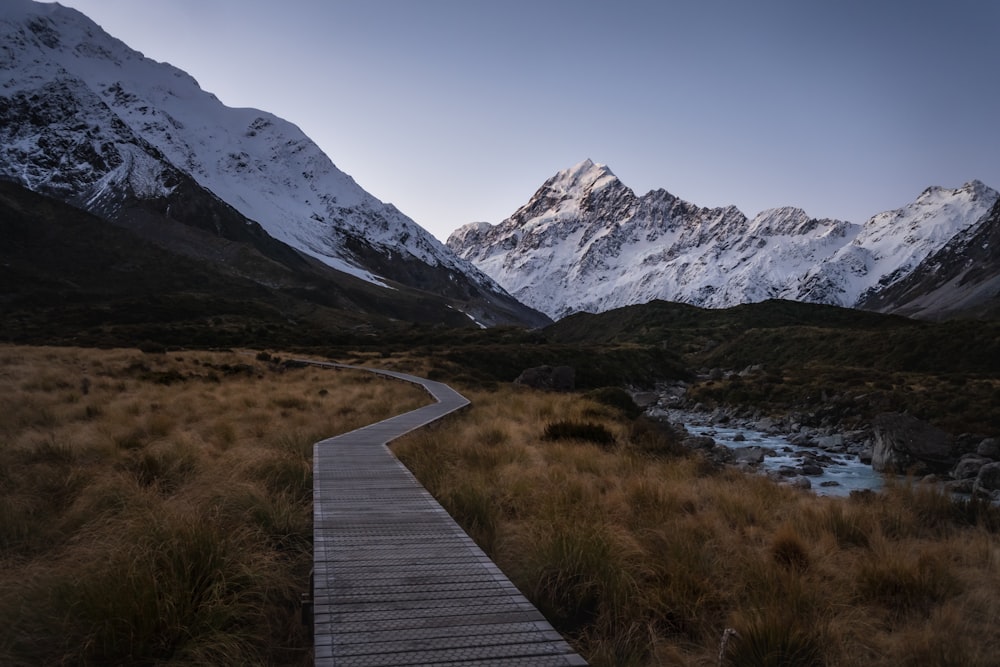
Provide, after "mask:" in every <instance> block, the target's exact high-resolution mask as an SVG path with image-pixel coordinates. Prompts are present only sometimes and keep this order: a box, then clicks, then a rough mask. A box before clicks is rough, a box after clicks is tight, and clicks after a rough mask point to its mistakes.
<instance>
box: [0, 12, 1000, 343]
mask: <svg viewBox="0 0 1000 667" xmlns="http://www.w3.org/2000/svg"><path fill="white" fill-rule="evenodd" d="M0 182H2V183H0V184H2V185H3V187H2V188H0V213H2V214H3V216H4V218H3V219H2V220H0V227H2V229H3V232H4V240H3V243H2V244H0V280H2V282H3V288H4V291H3V293H2V294H0V305H3V306H4V307H5V310H6V314H7V315H10V314H11V313H12V312H14V311H13V310H11V309H12V308H14V306H15V305H16V307H17V309H18V310H17V312H18V313H20V315H18V316H17V317H21V319H20V320H17V318H16V317H13V316H11V317H8V319H7V321H6V323H5V324H6V327H5V328H6V329H7V330H8V332H10V331H14V330H15V329H17V330H19V331H22V334H23V336H27V338H26V339H30V337H31V335H37V332H38V331H39V330H40V329H41V328H44V326H43V323H42V322H41V320H37V318H36V317H35V316H36V315H37V313H32V312H31V311H32V308H33V307H34V308H35V310H36V311H38V312H42V311H45V312H50V313H61V314H63V315H66V314H72V317H70V318H69V319H68V320H64V321H63V324H65V325H66V326H67V327H70V328H72V327H76V326H84V324H81V323H88V322H89V323H90V324H88V325H86V326H92V329H93V327H98V328H100V327H101V326H104V325H106V324H107V323H108V322H110V321H111V320H114V319H115V318H118V319H121V320H122V322H125V323H126V324H127V323H128V322H131V320H134V319H136V317H138V316H137V315H134V314H130V315H125V314H123V310H127V309H138V310H140V311H143V312H144V313H145V314H144V315H143V316H142V317H141V318H140V319H142V318H147V319H148V318H153V319H156V318H161V319H162V318H167V319H169V318H170V317H172V315H170V314H169V313H168V312H167V311H168V309H166V308H159V307H157V308H152V309H146V306H148V305H149V304H151V303H154V302H155V300H156V299H157V298H161V297H164V293H163V292H160V291H159V290H172V291H170V295H172V296H170V297H169V298H166V300H167V301H170V302H172V303H184V304H186V305H185V306H184V308H181V309H180V311H183V312H185V313H187V315H186V316H185V317H186V319H184V324H183V326H182V329H183V330H184V331H185V332H187V333H190V332H191V331H192V330H193V329H194V328H196V327H197V325H198V322H203V321H205V320H207V319H213V320H221V321H223V322H224V323H225V322H230V324H231V325H232V326H233V327H236V328H238V329H239V330H241V331H246V330H253V331H257V330H260V329H262V328H263V329H268V328H269V327H270V328H272V329H273V328H274V327H277V328H278V329H280V330H282V331H287V330H299V331H305V330H307V329H308V330H309V331H311V332H313V334H315V337H316V338H321V337H322V332H323V331H344V330H351V331H360V330H380V329H383V328H384V327H387V326H397V325H399V324H406V323H423V324H431V325H445V326H449V327H463V326H464V327H489V326H494V325H500V324H514V325H520V326H526V327H539V326H544V325H546V324H548V323H549V322H550V321H551V319H550V318H552V319H559V318H563V317H565V316H566V315H569V314H572V313H576V312H604V311H608V310H611V309H615V308H618V307H622V306H626V305H631V304H639V303H647V302H652V301H656V300H669V301H677V302H683V303H687V304H692V305H697V306H702V307H708V308H723V307H729V306H734V305H737V304H742V303H755V302H760V301H764V300H768V299H786V300H795V301H803V302H811V303H821V304H831V305H837V306H845V307H852V308H862V309H869V310H876V311H880V312H887V313H897V314H904V315H910V316H916V317H920V318H929V319H940V318H950V317H966V316H975V317H990V316H997V315H1000V297H998V290H1000V254H998V253H1000V250H998V249H1000V238H998V236H1000V203H998V201H1000V194H998V193H997V192H996V191H995V190H993V189H991V188H989V187H987V186H986V185H984V184H983V183H981V182H979V181H971V182H969V183H967V184H965V185H964V186H962V187H959V188H956V189H946V188H941V187H931V188H928V189H926V190H925V191H924V192H923V193H922V194H920V196H919V197H917V199H916V200H915V201H914V202H913V203H911V204H909V205H907V206H904V207H903V208H900V209H898V210H895V211H888V212H884V213H879V214H878V215H875V216H873V217H872V218H870V219H869V220H868V221H866V222H865V223H864V224H855V223H852V222H847V221H842V220H832V219H815V218H811V217H810V216H809V215H808V214H806V213H805V212H804V211H802V210H801V209H798V208H792V207H783V208H774V209H769V210H766V211H763V212H762V213H760V214H758V215H757V216H756V217H754V218H752V219H750V218H748V217H747V216H746V215H745V214H743V213H742V212H741V211H739V210H738V209H737V208H736V207H733V206H728V207H721V208H704V207H699V206H697V205H695V204H691V203H689V202H686V201H684V200H682V199H680V198H678V197H676V196H674V195H672V194H670V193H669V192H667V191H666V190H662V189H660V190H654V191H651V192H649V193H647V194H645V195H642V196H639V195H636V193H635V192H633V191H632V190H631V189H630V188H628V187H627V186H626V185H625V184H623V183H622V182H621V181H620V180H619V179H618V178H617V177H616V176H615V175H614V173H612V171H611V170H610V169H609V168H608V167H607V166H604V165H601V164H595V163H594V162H592V161H590V160H585V161H584V162H581V163H580V164H577V165H575V166H573V167H571V168H569V169H566V170H563V171H560V172H559V173H557V174H556V175H554V176H553V177H552V178H550V179H548V180H547V181H546V182H545V183H544V184H543V185H542V187H541V188H539V189H538V191H537V192H535V194H534V195H533V196H532V197H531V198H530V199H529V201H528V202H527V203H526V204H525V205H524V206H522V207H520V208H519V209H518V210H517V211H516V212H515V213H514V214H513V215H512V216H511V217H509V218H507V219H506V220H504V221H502V222H500V223H499V224H495V225H494V224H490V223H473V224H470V225H466V226H464V227H462V228H460V229H458V230H456V231H455V232H454V233H453V234H452V235H451V237H450V238H449V239H448V242H447V244H442V243H440V242H439V241H438V240H437V239H435V238H434V237H433V236H432V235H430V234H429V233H428V232H427V231H426V230H424V229H423V228H422V227H420V226H419V225H418V224H417V223H415V222H414V221H413V220H411V219H410V218H409V217H407V216H406V215H404V214H403V213H402V212H400V211H399V210H397V209H396V208H395V207H394V206H392V205H391V204H386V203H383V202H381V201H379V200H378V199H376V198H375V197H373V196H372V195H371V194H369V193H368V192H366V191H365V190H364V189H363V188H362V187H361V186H360V185H358V184H357V183H356V182H355V181H354V180H353V179H352V178H351V177H350V176H348V175H347V174H345V173H344V172H342V171H341V170H339V169H338V168H337V167H336V166H335V165H334V164H333V162H332V161H331V160H330V158H329V157H328V156H327V155H325V154H324V153H323V152H322V150H321V149H320V148H319V147H318V146H317V145H316V144H315V143H314V142H312V141H311V140H310V139H309V138H308V137H307V136H305V134H303V132H302V131H301V130H300V129H299V128H298V127H296V126H295V125H293V124H292V123H290V122H288V121H285V120H283V119H281V118H278V117H276V116H274V115H273V114H270V113H267V112H265V111H260V110H257V109H235V108H230V107H227V106H225V105H224V104H222V102H220V101H219V100H218V99H217V98H216V97H215V96H214V95H212V94H211V93H208V92H205V91H203V90H202V89H201V88H200V87H199V85H198V83H197V82H196V81H195V80H194V79H193V78H192V77H191V76H190V75H189V74H187V73H185V72H183V71H181V70H179V69H177V68H175V67H173V66H171V65H169V64H165V63H159V62H155V61H153V60H151V59H149V58H146V57H144V56H143V55H142V54H141V53H138V52H137V51H134V50H133V49H131V48H129V47H128V46H127V45H125V44H124V43H122V42H121V41H119V40H117V39H115V38H114V37H112V36H110V35H108V34H107V33H106V32H104V31H103V30H102V29H101V28H100V27H99V26H98V25H97V24H95V23H94V22H93V21H91V20H90V19H88V18H87V17H86V16H84V15H83V14H81V13H80V12H78V11H76V10H73V9H69V8H66V7H63V6H61V5H59V4H57V3H39V2H34V1H33V0H5V2H4V3H3V4H2V5H0ZM40 197H43V198H47V199H41V198H40ZM60 206H69V207H72V208H73V210H74V211H76V212H73V211H71V210H69V209H66V208H61V207H60ZM95 221H100V222H102V223H104V224H105V225H110V227H113V228H114V229H115V230H117V231H111V230H105V229H103V228H101V227H100V226H95ZM47 243H51V244H56V245H46V244H47ZM129 247H132V248H134V250H135V257H134V258H133V261H129V260H128V258H127V257H124V256H123V255H122V253H123V252H124V250H123V249H126V248H129ZM54 258H58V259H59V261H58V262H55V261H54ZM140 258H141V259H140ZM101 265H107V266H109V267H114V270H111V269H109V270H108V271H104V272H101V271H99V270H98V267H99V266H101ZM143 271H145V272H149V273H152V272H158V273H165V274H170V275H171V279H170V280H165V281H164V280H157V279H152V278H147V277H144V276H140V275H139V274H140V273H141V272H143ZM123 276H128V277H129V278H128V279H125V280H122V278H123ZM116 281H117V282H116ZM207 285H212V286H214V287H213V289H215V290H217V291H216V292H212V291H211V290H209V289H208V288H207V287H206V286H207ZM220 291H221V292H220ZM223 293H224V294H223ZM234 295H240V296H239V297H236V296H234ZM223 297H224V298H223ZM241 299H243V300H251V301H252V300H254V299H257V300H258V301H257V302H255V306H254V307H251V308H243V307H241V306H238V305H235V303H236V301H240V300H241ZM68 303H73V304H74V305H73V306H72V307H65V308H59V307H57V304H68ZM226 303H228V304H230V305H229V306H227V307H228V308H229V310H228V311H227V310H226V308H224V307H223V304H226ZM33 304H34V305H33ZM38 304H43V306H44V307H39V306H38ZM87 304H89V305H87ZM256 306H261V308H257V307H256ZM88 308H89V309H90V310H89V311H88V310H87V309H88ZM46 309H48V310H46ZM81 309H82V310H81ZM220 309H221V310H220ZM84 311H86V312H84ZM216 311H219V312H216ZM222 311H225V312H222ZM94 313H97V315H94ZM220 313H221V314H220ZM199 317H200V318H201V319H200V320H199ZM95 318H96V319H95ZM227 318H228V319H227ZM15 321H17V322H21V324H19V325H18V326H17V327H14V326H12V323H13V322H15ZM237 323H238V324H237ZM123 326H124V325H123ZM105 328H106V327H105ZM235 330H236V329H234V331H235ZM31 332H35V333H31ZM91 333H92V334H93V330H91ZM29 334H30V335H29ZM310 335H312V334H310ZM230 339H231V340H238V336H237V335H236V334H235V333H232V335H231V336H230ZM227 340H229V339H227ZM282 340H285V339H284V338H283V339H282Z"/></svg>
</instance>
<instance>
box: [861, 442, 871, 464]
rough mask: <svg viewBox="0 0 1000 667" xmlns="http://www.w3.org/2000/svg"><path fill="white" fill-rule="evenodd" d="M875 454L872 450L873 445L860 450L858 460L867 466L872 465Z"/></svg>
mask: <svg viewBox="0 0 1000 667" xmlns="http://www.w3.org/2000/svg"><path fill="white" fill-rule="evenodd" d="M873 454H874V451H873V450H872V447H871V445H868V446H866V447H863V448H862V449H859V450H858V460H859V461H861V462H862V463H865V464H867V465H871V464H872V456H873Z"/></svg>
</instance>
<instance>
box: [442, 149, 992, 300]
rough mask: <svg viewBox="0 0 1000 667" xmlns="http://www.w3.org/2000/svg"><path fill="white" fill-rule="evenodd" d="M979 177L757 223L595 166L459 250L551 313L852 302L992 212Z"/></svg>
mask: <svg viewBox="0 0 1000 667" xmlns="http://www.w3.org/2000/svg"><path fill="white" fill-rule="evenodd" d="M998 198H1000V194H998V193H997V192H996V191H994V190H991V189H990V188H988V187H986V186H985V185H983V184H982V183H979V182H978V181H973V182H971V183H969V184H966V185H965V186H963V187H961V188H958V189H956V190H947V189H944V188H930V189H928V190H927V191H925V192H924V193H923V194H922V195H921V196H920V197H919V198H918V199H917V201H916V202H914V203H913V204H911V205H909V206H907V207H904V208H902V209H899V210H898V211H890V212H887V213H882V214H879V215H877V216H874V217H873V218H871V219H870V220H869V221H868V222H866V223H865V224H864V225H857V224H853V223H850V222H845V221H841V220H830V219H815V218H810V217H809V216H808V215H807V214H806V213H805V212H804V211H802V210H801V209H797V208H790V207H784V208H775V209H770V210H767V211H763V212H761V213H759V214H758V215H757V216H756V217H755V218H753V219H752V220H748V219H747V217H746V216H745V215H744V214H743V213H742V212H740V211H739V210H738V209H736V208H735V207H732V206H730V207H725V208H714V209H707V208H699V207H697V206H695V205H693V204H690V203H687V202H684V201H682V200H680V199H678V198H677V197H675V196H673V195H671V194H670V193H668V192H666V191H665V190H655V191H652V192H650V193H648V194H646V195H643V196H642V197H638V196H636V194H635V193H634V192H633V191H632V190H630V189H629V188H628V187H626V186H625V185H624V184H622V183H621V181H619V180H618V179H617V177H615V176H614V174H613V173H612V172H611V170H610V169H608V168H607V167H606V166H604V165H600V164H595V163H594V162H592V161H590V160H585V161H584V162H581V163H579V164H577V165H575V166H573V167H571V168H570V169H566V170H563V171H560V172H559V173H557V174H556V175H555V176H553V177H552V178H550V179H549V180H547V181H546V182H545V183H544V184H543V185H542V187H541V188H539V189H538V191H537V192H536V193H535V194H534V195H533V196H532V197H531V199H530V200H529V201H528V202H527V203H526V204H525V205H524V206H522V207H521V208H519V209H518V210H517V211H516V212H515V213H514V214H513V215H512V216H511V217H510V218H508V219H506V220H504V221H503V222H501V223H499V224H497V225H495V226H493V225H489V224H486V223H473V224H471V225H466V226H464V227H462V228H460V229H458V230H456V232H455V233H454V234H452V236H451V237H450V238H449V239H448V245H449V247H451V248H452V249H453V250H455V252H457V253H458V254H459V255H460V256H462V257H464V258H466V259H468V260H470V261H471V262H473V263H474V264H476V265H477V266H478V267H480V268H481V269H482V270H483V271H485V272H486V273H488V274H489V275H491V276H492V277H493V278H495V279H496V280H497V282H499V283H500V284H501V285H502V286H503V287H504V288H506V289H507V290H508V291H509V292H510V293H511V294H513V295H514V296H516V297H517V298H518V299H520V300H521V301H522V302H524V303H526V304H528V305H530V306H532V307H533V308H536V309H538V310H541V311H543V312H545V313H546V314H548V315H549V316H550V317H554V318H560V317H564V316H566V315H568V314H570V313H573V312H578V311H588V312H600V311H605V310H610V309H613V308H617V307H620V306H625V305H630V304H636V303H645V302H647V301H651V300H653V299H664V300H670V301H682V302H686V303H691V304H694V305H698V306H704V307H713V308H717V307H727V306H733V305H736V304H740V303H748V302H756V301H762V300H764V299H769V298H783V299H794V300H802V301H814V302H819V303H831V304H838V305H845V306H853V305H855V304H856V303H857V302H858V300H859V299H860V298H861V297H862V296H864V295H865V294H867V293H869V292H871V291H872V290H877V289H881V288H882V287H884V286H886V285H889V284H892V282H895V281H896V280H898V279H899V278H901V277H902V276H905V275H906V274H907V273H908V272H909V271H912V270H913V269H914V268H915V267H916V266H917V265H918V264H919V263H920V261H922V260H923V259H924V258H926V257H927V256H928V255H929V254H931V253H932V252H934V251H935V250H936V249H938V248H940V247H942V246H943V245H944V244H945V243H947V242H948V241H949V240H950V239H951V238H953V237H954V236H955V235H956V234H957V233H959V232H961V231H962V230H965V229H967V228H968V227H970V226H971V225H973V224H974V223H975V222H976V221H977V220H979V219H980V218H982V217H983V215H985V214H986V213H987V212H988V211H989V209H990V207H991V206H992V205H993V203H994V202H996V201H997V199H998Z"/></svg>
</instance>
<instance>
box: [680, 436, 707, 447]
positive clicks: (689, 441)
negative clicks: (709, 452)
mask: <svg viewBox="0 0 1000 667" xmlns="http://www.w3.org/2000/svg"><path fill="white" fill-rule="evenodd" d="M681 444H682V445H683V446H685V447H687V448H688V449H712V448H713V447H715V440H713V439H712V438H710V437H708V436H707V435H692V436H689V437H687V438H684V440H682V441H681Z"/></svg>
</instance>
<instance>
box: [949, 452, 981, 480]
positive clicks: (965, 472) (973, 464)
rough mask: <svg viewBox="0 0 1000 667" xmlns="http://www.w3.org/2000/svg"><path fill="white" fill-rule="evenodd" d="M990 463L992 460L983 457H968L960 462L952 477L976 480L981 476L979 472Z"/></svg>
mask: <svg viewBox="0 0 1000 667" xmlns="http://www.w3.org/2000/svg"><path fill="white" fill-rule="evenodd" d="M989 462H990V459H987V458H983V457H982V456H966V457H964V458H963V459H962V460H961V461H959V462H958V465H956V466H955V469H954V470H952V472H951V476H952V477H954V478H955V479H975V478H976V477H978V476H979V470H980V469H981V468H982V467H983V466H984V465H986V464H987V463H989Z"/></svg>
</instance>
